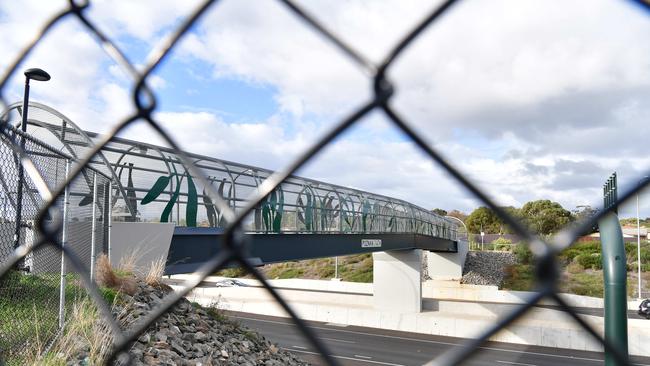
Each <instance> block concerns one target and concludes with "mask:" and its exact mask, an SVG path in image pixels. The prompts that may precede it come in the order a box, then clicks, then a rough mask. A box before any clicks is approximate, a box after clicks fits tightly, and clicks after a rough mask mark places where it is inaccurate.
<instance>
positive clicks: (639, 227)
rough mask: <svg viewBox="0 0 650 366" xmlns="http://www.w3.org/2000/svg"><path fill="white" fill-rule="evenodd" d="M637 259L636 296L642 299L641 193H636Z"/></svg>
mask: <svg viewBox="0 0 650 366" xmlns="http://www.w3.org/2000/svg"><path fill="white" fill-rule="evenodd" d="M636 261H637V270H638V274H639V292H638V293H637V295H636V298H637V299H639V300H641V299H642V297H641V219H640V218H639V193H637V194H636Z"/></svg>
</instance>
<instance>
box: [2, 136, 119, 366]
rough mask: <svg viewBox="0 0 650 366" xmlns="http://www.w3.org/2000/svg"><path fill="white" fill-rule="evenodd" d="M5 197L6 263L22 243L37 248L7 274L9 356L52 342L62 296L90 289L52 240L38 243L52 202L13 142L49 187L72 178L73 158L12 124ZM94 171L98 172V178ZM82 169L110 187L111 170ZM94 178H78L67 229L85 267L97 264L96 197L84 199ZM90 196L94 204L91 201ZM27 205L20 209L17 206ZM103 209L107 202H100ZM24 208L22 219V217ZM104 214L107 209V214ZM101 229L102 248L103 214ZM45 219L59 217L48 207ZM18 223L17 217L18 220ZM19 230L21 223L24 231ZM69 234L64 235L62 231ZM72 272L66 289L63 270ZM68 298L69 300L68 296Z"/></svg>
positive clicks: (5, 345)
mask: <svg viewBox="0 0 650 366" xmlns="http://www.w3.org/2000/svg"><path fill="white" fill-rule="evenodd" d="M0 143H1V145H0V157H1V158H0V181H1V182H0V184H1V186H2V189H1V190H0V192H1V193H0V195H1V196H0V197H2V210H1V211H0V212H1V216H0V217H1V221H0V262H4V261H5V260H6V259H7V258H9V257H10V256H11V253H12V252H13V251H14V250H15V249H16V248H17V247H18V246H23V247H25V248H32V247H34V248H35V249H34V250H31V251H29V253H28V254H27V255H26V256H25V257H24V258H23V259H21V260H20V261H19V262H17V263H16V264H15V265H14V266H12V268H10V269H8V270H7V271H6V272H5V274H4V276H3V277H2V279H0V319H2V320H1V321H0V357H10V356H12V355H14V354H25V353H27V352H39V351H42V350H44V349H46V348H47V346H48V345H49V344H50V342H51V341H52V340H53V338H54V336H55V335H56V334H57V332H58V331H59V330H60V324H61V322H62V320H63V319H61V308H60V304H61V300H62V298H61V295H62V294H63V297H64V298H65V297H66V296H68V297H76V296H79V295H81V294H82V293H83V289H82V288H80V287H79V286H76V285H75V282H74V275H67V273H68V272H72V271H71V269H70V271H68V268H67V267H69V266H64V268H62V267H61V262H62V257H61V252H60V251H59V250H57V249H56V248H54V247H53V246H49V245H48V246H39V247H36V245H35V244H36V243H38V242H39V241H40V240H42V236H41V235H40V234H39V232H38V230H37V223H36V220H37V217H38V214H39V211H40V210H41V209H42V208H43V207H44V205H45V201H44V200H43V197H42V196H41V195H40V194H39V192H38V190H37V188H36V186H35V182H34V181H33V180H31V179H30V178H29V177H28V176H27V175H25V176H24V177H25V179H23V180H22V186H21V185H20V183H19V182H20V180H19V179H16V178H17V177H20V176H21V166H20V165H19V162H18V160H17V156H18V155H16V154H15V153H14V152H13V150H12V146H16V145H17V144H18V146H21V147H23V151H24V152H25V154H26V156H28V157H29V159H30V161H31V162H32V163H33V164H34V166H35V167H36V169H37V170H38V172H39V174H40V175H41V176H42V177H43V179H44V181H45V183H46V185H47V187H49V188H54V187H56V186H57V185H60V184H62V183H63V182H65V178H66V165H67V163H68V162H69V161H72V157H71V156H68V155H65V154H62V153H61V152H59V151H58V150H56V149H54V148H52V147H51V146H48V145H46V144H44V143H42V142H40V141H39V140H36V139H34V138H33V137H31V136H29V135H26V134H23V133H22V132H20V131H18V130H16V129H15V128H8V129H7V130H5V134H3V135H2V136H0ZM95 175H96V177H97V178H95ZM82 176H89V177H90V178H91V179H97V180H99V183H100V184H103V185H104V186H106V184H107V183H108V182H109V180H108V179H107V178H106V176H104V175H102V174H100V173H97V172H96V171H94V170H92V169H87V168H86V169H84V170H83V173H82ZM92 183H93V181H92V180H91V181H90V185H89V182H88V181H87V180H85V179H81V180H80V179H75V180H74V181H73V182H72V184H71V189H70V192H71V194H70V196H71V197H70V199H69V200H68V205H67V206H68V213H67V215H66V216H67V217H68V218H69V221H68V223H67V224H66V229H67V234H68V235H69V237H70V238H74V240H70V241H67V244H69V245H70V250H71V251H72V252H73V253H75V254H76V255H77V256H78V257H79V258H80V259H81V261H82V263H83V264H84V270H85V271H88V270H89V269H90V262H91V260H90V254H91V251H92V249H91V248H92V247H91V242H92V239H91V238H92V229H93V227H92V221H91V220H92V218H93V217H92V213H91V212H92V208H93V207H97V205H92V201H89V202H88V203H86V204H82V205H80V202H81V201H82V200H83V198H84V197H92V187H93V185H92ZM105 190H106V188H101V191H100V189H98V194H99V199H98V201H97V202H100V200H101V199H102V198H103V195H104V191H105ZM64 202H65V200H64V197H60V198H58V199H57V200H56V201H55V205H54V208H55V210H54V211H53V212H52V213H57V214H58V215H61V216H63V212H62V211H63V206H64ZM89 203H90V204H89ZM19 206H20V207H21V210H20V212H18V210H17V209H16V208H17V207H19ZM99 210H100V211H101V208H100V209H99ZM18 215H20V219H19V220H17V217H18ZM104 215H105V214H104ZM95 218H96V220H97V221H96V224H95V227H94V229H95V230H96V231H97V232H98V234H99V235H96V239H97V245H98V247H97V248H99V249H98V250H100V251H101V250H103V245H104V242H105V239H104V236H105V235H106V234H105V231H106V230H104V229H105V228H106V227H107V225H106V222H105V220H104V219H103V217H95ZM42 220H43V222H44V223H46V224H52V223H53V221H54V217H52V215H51V213H48V214H47V215H46V216H44V217H43V219H42ZM17 223H18V224H17ZM17 230H20V231H19V233H18V234H16V233H17ZM56 237H57V239H59V240H61V239H62V234H58V235H56ZM62 276H64V277H66V279H68V280H69V281H68V282H69V283H68V284H66V285H64V291H63V292H62V291H61V277H62ZM63 300H65V299H63ZM63 304H64V306H65V309H64V313H66V312H68V311H69V310H70V306H69V304H70V301H68V302H67V303H66V302H65V301H64V302H63Z"/></svg>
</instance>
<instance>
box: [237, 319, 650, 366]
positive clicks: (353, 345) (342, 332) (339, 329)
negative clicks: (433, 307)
mask: <svg viewBox="0 0 650 366" xmlns="http://www.w3.org/2000/svg"><path fill="white" fill-rule="evenodd" d="M228 314H229V315H230V317H232V318H235V319H237V320H238V321H240V322H241V323H242V324H243V325H245V326H246V327H248V328H250V329H252V330H255V331H257V332H258V333H260V334H262V335H263V336H264V337H266V338H267V339H269V340H271V341H272V342H274V343H276V344H278V345H279V346H280V347H281V348H284V349H286V350H288V351H291V352H293V353H295V354H297V355H299V356H300V357H301V358H302V359H304V360H305V361H309V362H311V363H312V364H314V365H324V363H323V362H322V361H321V359H320V357H319V356H318V353H317V352H316V351H315V350H314V348H313V347H312V346H311V345H310V344H308V342H307V341H306V339H305V338H304V337H303V336H302V335H301V333H300V332H299V330H298V329H297V328H296V326H295V325H294V324H293V323H292V322H291V321H290V320H289V319H286V318H277V317H270V316H264V315H257V314H248V313H237V312H229V313H228ZM307 324H308V325H309V327H310V328H311V329H312V330H313V331H315V332H316V334H317V335H318V337H319V338H320V339H321V340H322V341H323V342H325V344H326V345H327V346H328V348H329V350H330V351H331V352H332V355H333V356H334V357H335V358H337V359H338V360H339V361H340V362H341V364H343V365H350V366H372V365H386V366H402V365H403V366H410V365H422V364H423V363H425V362H427V361H430V360H431V359H433V358H435V357H436V356H438V355H440V354H442V353H443V352H445V351H447V350H449V349H450V348H453V347H459V346H460V345H461V344H462V342H463V339H460V338H452V337H441V336H432V335H425V334H418V333H407V332H398V331H391V330H383V329H375V328H365V327H356V326H346V325H340V324H329V323H322V322H313V321H308V322H307ZM632 361H633V364H634V365H647V366H650V357H633V358H632ZM464 364H466V365H497V366H546V365H548V366H551V365H553V366H555V365H585V366H594V365H602V364H603V354H602V353H599V352H585V351H574V350H566V349H559V348H550V347H539V346H525V345H517V344H510V343H496V342H490V343H488V344H486V345H484V346H483V347H481V348H480V350H479V351H478V352H476V353H475V354H474V355H473V356H472V358H471V359H469V360H467V361H466V362H465V363H464Z"/></svg>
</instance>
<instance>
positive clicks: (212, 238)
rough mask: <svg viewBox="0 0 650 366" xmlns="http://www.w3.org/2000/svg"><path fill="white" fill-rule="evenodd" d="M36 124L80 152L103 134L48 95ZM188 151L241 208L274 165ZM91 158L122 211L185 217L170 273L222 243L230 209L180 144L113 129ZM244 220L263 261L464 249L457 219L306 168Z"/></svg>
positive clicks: (13, 114) (34, 132) (14, 116)
mask: <svg viewBox="0 0 650 366" xmlns="http://www.w3.org/2000/svg"><path fill="white" fill-rule="evenodd" d="M21 108H22V105H21V104H20V103H17V104H14V105H13V106H12V107H11V108H10V109H9V112H8V114H7V115H6V116H5V118H8V120H9V122H10V123H11V122H13V121H20V116H21V113H22V111H21ZM14 124H15V123H14ZM27 131H28V134H30V135H31V136H33V137H35V138H38V139H39V140H41V141H44V142H46V143H47V144H49V145H51V146H53V147H55V148H57V149H59V150H62V151H65V152H66V153H67V154H69V155H70V156H72V157H74V158H81V157H84V156H85V155H86V153H87V152H88V151H89V150H90V149H91V148H92V147H93V146H94V145H95V142H96V141H97V139H98V137H99V136H98V135H97V134H95V133H93V132H88V131H83V130H82V129H80V128H79V127H78V126H77V125H76V124H75V123H74V122H73V121H71V120H70V119H69V118H67V117H65V116H64V115H63V114H61V113H59V112H57V111H56V110H54V109H52V108H50V107H48V106H45V105H42V104H39V103H31V104H30V109H29V120H28V125H27ZM187 156H188V157H189V159H190V160H191V162H192V163H193V164H194V165H195V166H196V167H197V168H198V169H199V170H200V171H201V172H202V173H203V175H204V176H205V177H207V182H208V183H209V184H211V185H212V186H213V188H214V190H216V191H217V192H218V194H219V196H220V197H221V198H222V199H223V201H225V202H226V203H227V204H228V206H229V207H230V208H231V209H232V210H234V211H235V212H238V211H241V210H242V209H243V207H244V206H245V204H246V202H247V201H248V200H249V198H250V197H253V196H254V194H255V193H256V190H257V189H258V187H259V186H260V185H261V184H262V182H263V181H264V180H265V179H266V178H267V177H269V176H270V175H271V174H272V173H273V172H272V171H271V170H268V169H264V168H260V167H255V166H251V165H246V164H241V163H236V162H231V161H226V160H222V159H217V158H214V157H209V156H202V155H197V154H192V153H187ZM91 166H92V167H93V168H94V169H96V170H98V171H101V172H103V173H104V174H105V175H106V176H108V177H111V178H112V179H111V189H110V196H111V198H110V199H109V200H110V207H111V208H112V209H111V211H110V212H112V215H111V216H112V218H113V220H114V221H126V222H163V223H164V222H169V223H172V222H173V223H175V224H176V225H177V228H176V230H175V232H174V235H173V239H172V243H171V247H170V250H169V256H168V261H167V267H166V273H167V274H176V273H188V272H193V271H194V270H196V269H197V268H198V267H199V266H200V264H202V263H203V262H204V261H205V260H206V259H207V258H210V257H212V256H214V255H215V254H216V253H217V252H218V251H219V249H220V240H216V239H217V238H218V237H219V235H220V234H221V232H222V231H223V228H225V227H226V225H227V222H226V220H225V218H224V215H223V212H221V211H220V210H219V208H218V207H217V206H216V205H215V204H214V202H213V201H212V200H211V199H210V197H209V196H208V195H207V194H206V187H205V186H203V185H202V184H201V183H200V182H199V180H198V179H196V177H193V176H192V175H191V174H190V173H189V171H188V169H187V167H186V166H185V165H184V164H183V163H182V161H181V159H180V158H179V156H178V155H177V154H176V152H175V151H174V150H173V149H170V148H166V147H162V146H156V145H153V144H150V143H146V142H141V141H133V140H127V139H123V138H113V139H112V140H111V141H110V142H109V143H108V144H107V145H106V146H105V147H104V148H103V149H102V150H101V153H100V154H98V155H97V156H95V157H94V159H93V160H92V163H91ZM87 181H88V182H90V180H88V179H87ZM3 186H6V185H3ZM86 191H89V190H86ZM72 193H73V194H72V199H73V202H71V204H72V205H73V206H74V205H79V206H81V205H82V202H83V201H84V197H83V195H81V194H77V195H75V194H74V192H72ZM75 197H76V198H75ZM75 199H76V200H77V201H74V200H75ZM88 201H89V200H86V202H88ZM244 228H245V231H246V232H247V234H248V235H249V239H250V240H249V242H250V257H251V259H252V260H253V261H254V262H256V263H258V264H264V263H272V262H280V261H287V260H297V259H306V258H317V257H328V256H338V255H347V254H355V253H364V252H378V251H389V250H406V249H425V250H429V251H437V252H457V251H458V241H457V227H456V224H455V222H454V221H453V220H451V219H448V218H445V217H442V216H440V215H437V214H434V213H432V212H431V211H430V210H428V209H425V208H422V207H419V206H416V205H414V204H411V203H408V202H406V201H403V200H401V199H397V198H392V197H387V196H384V195H380V194H375V193H371V192H366V191H362V190H358V189H353V188H349V187H343V186H339V185H335V184H331V183H325V182H321V181H317V180H313V179H308V178H302V177H297V176H293V177H290V178H289V179H287V180H286V181H285V182H283V183H282V184H281V185H280V186H279V187H278V189H276V190H275V191H274V192H272V193H271V194H270V195H269V196H268V197H267V198H266V199H265V200H264V201H263V202H262V203H261V204H260V205H258V206H257V207H256V208H255V210H254V212H252V213H251V214H250V215H249V216H248V217H247V218H246V220H245V222H244Z"/></svg>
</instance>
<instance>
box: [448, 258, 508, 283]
mask: <svg viewBox="0 0 650 366" xmlns="http://www.w3.org/2000/svg"><path fill="white" fill-rule="evenodd" d="M515 263H517V257H516V256H515V255H514V254H513V253H510V252H474V251H470V252H469V253H467V258H466V259H465V267H464V268H463V278H462V280H461V283H466V284H470V285H484V286H500V285H501V283H502V282H503V279H504V278H505V275H506V273H505V270H506V268H507V267H508V266H511V265H513V264H515Z"/></svg>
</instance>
